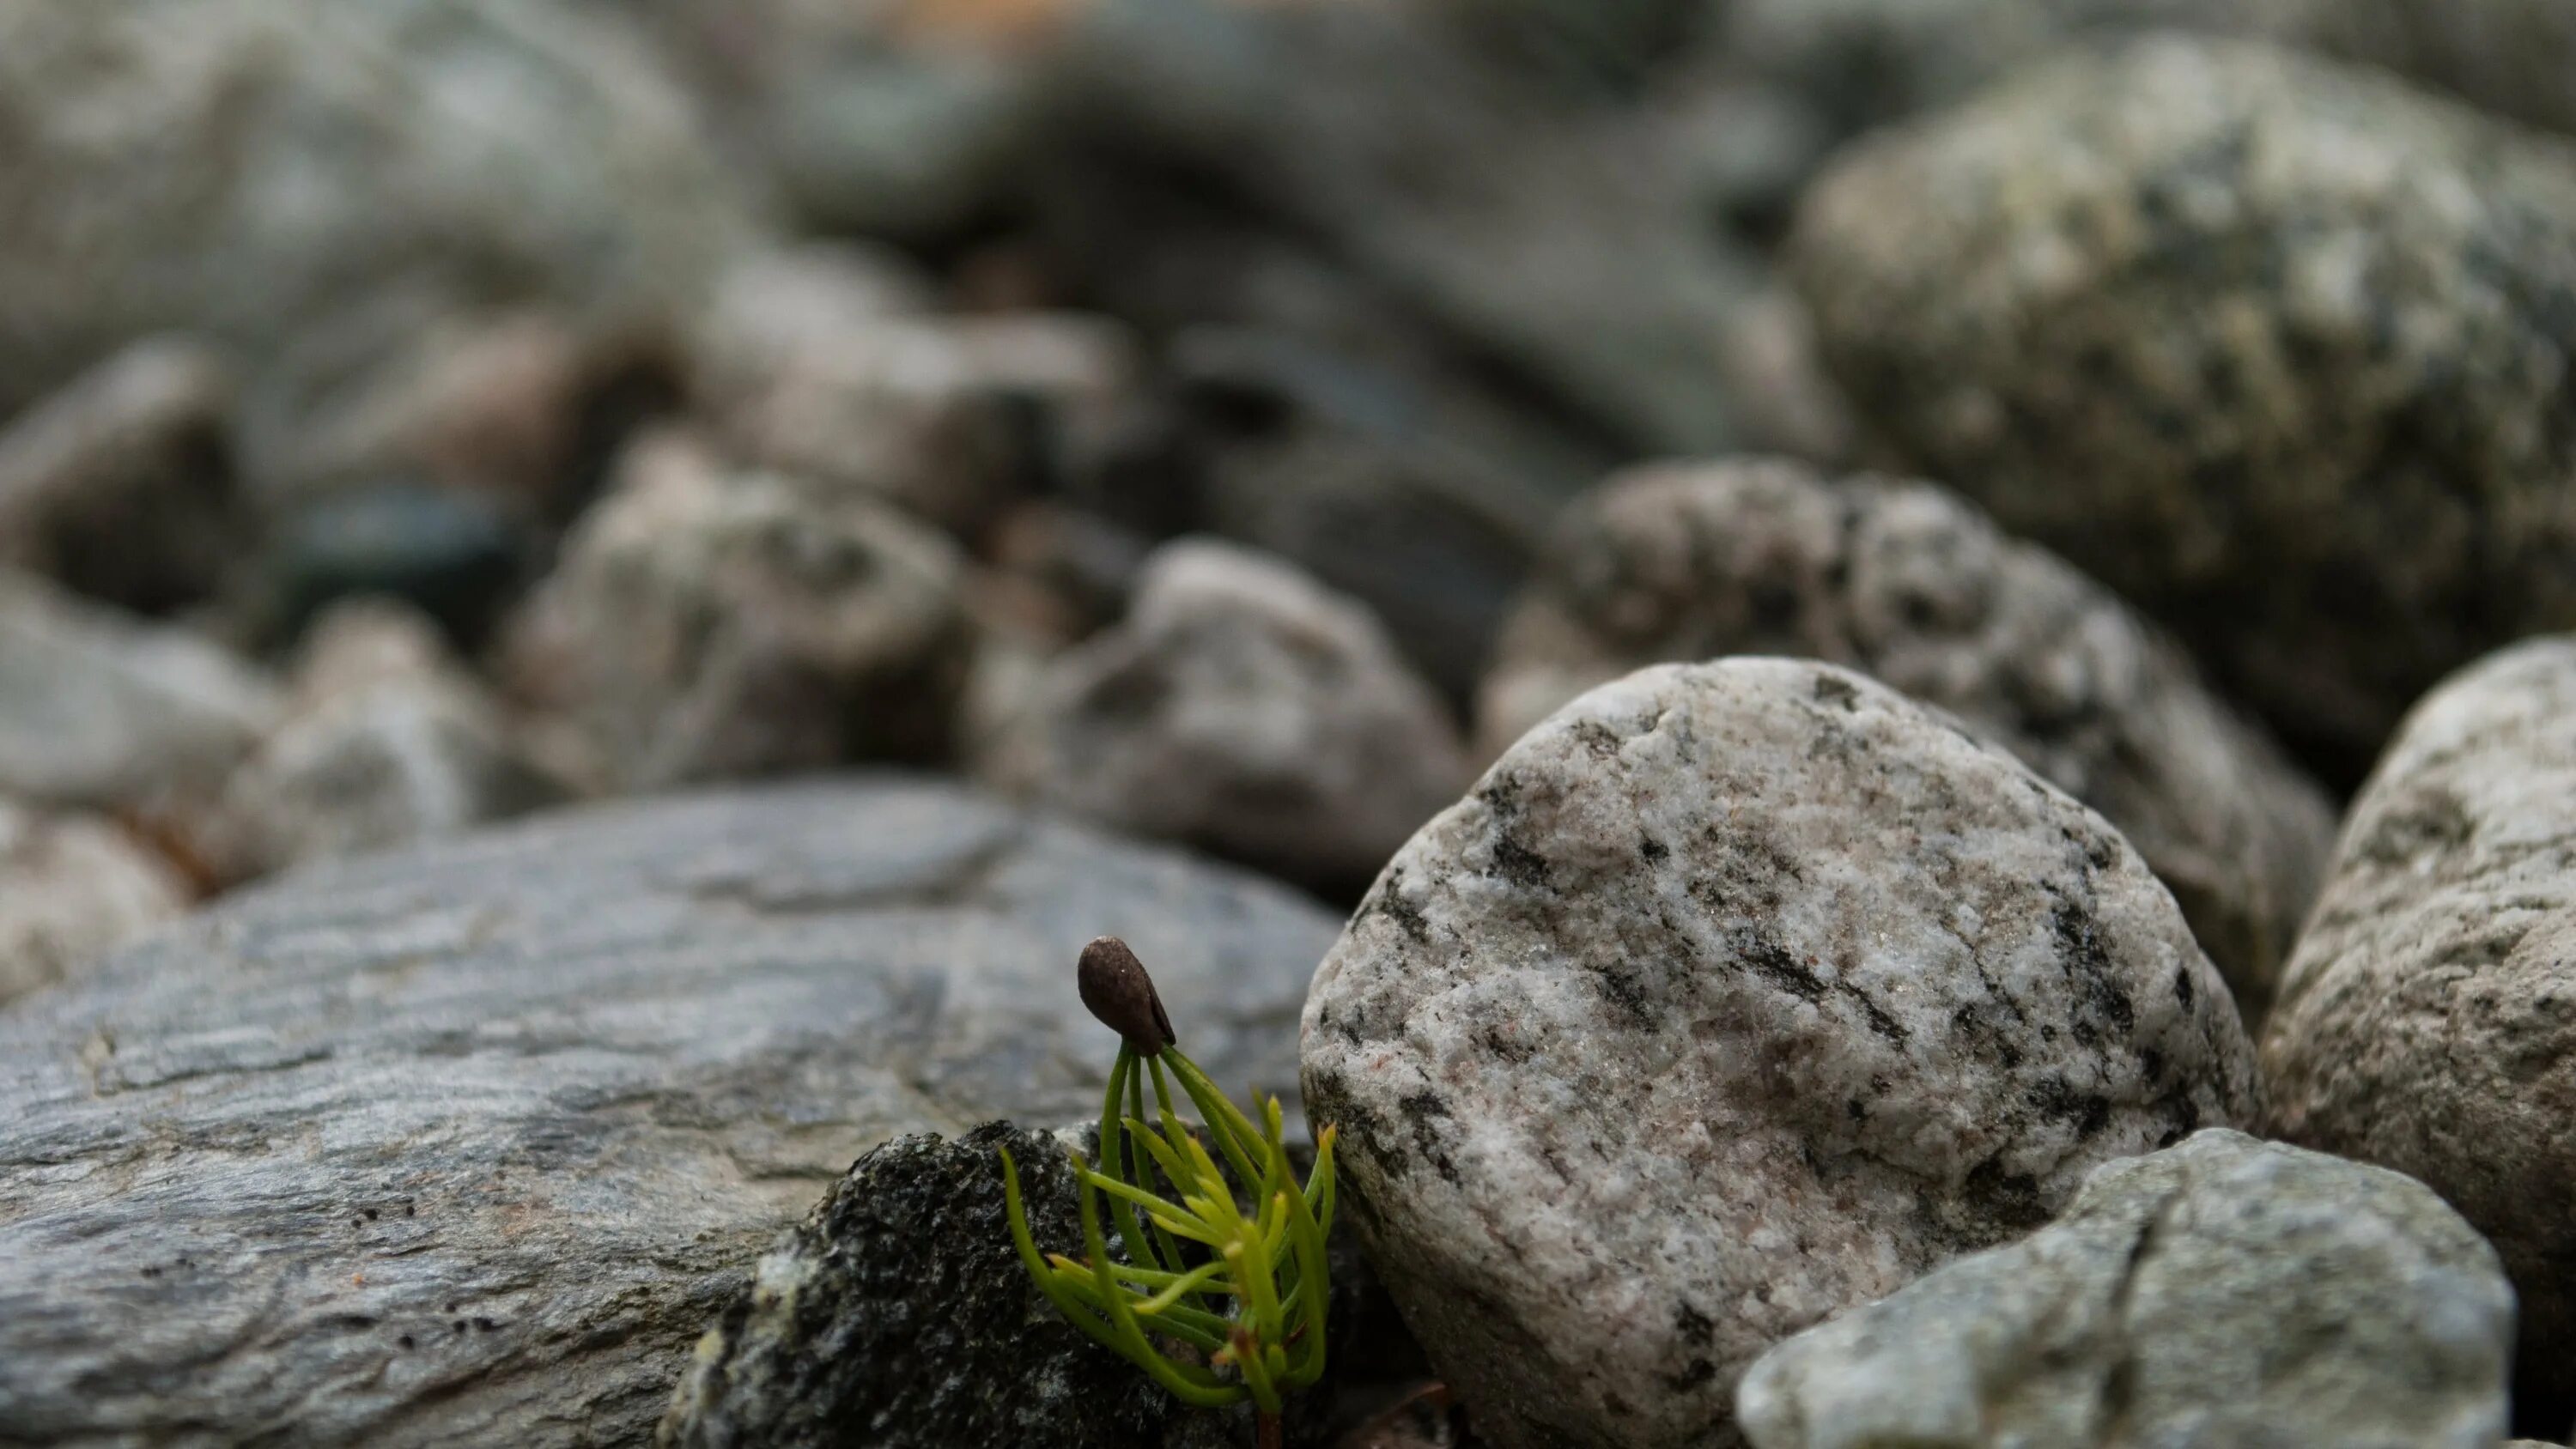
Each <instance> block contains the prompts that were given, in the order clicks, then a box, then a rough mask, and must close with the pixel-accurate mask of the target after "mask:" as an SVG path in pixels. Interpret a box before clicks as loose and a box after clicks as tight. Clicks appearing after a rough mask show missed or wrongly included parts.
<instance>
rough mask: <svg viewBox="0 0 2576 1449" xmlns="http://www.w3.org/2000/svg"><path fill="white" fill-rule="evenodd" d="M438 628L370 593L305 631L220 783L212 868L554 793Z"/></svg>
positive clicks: (422, 829)
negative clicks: (280, 686)
mask: <svg viewBox="0 0 2576 1449" xmlns="http://www.w3.org/2000/svg"><path fill="white" fill-rule="evenodd" d="M563 795H564V790H563V787H562V786H561V785H560V784H559V783H557V782H556V781H554V780H552V779H551V778H549V777H548V776H547V775H546V773H545V772H544V771H543V770H542V769H540V768H539V767H538V766H537V765H536V764H535V763H534V762H532V761H531V760H530V759H529V758H528V757H527V755H526V754H525V753H524V752H523V751H522V750H521V749H520V748H519V745H518V743H517V741H516V740H515V739H514V738H513V735H512V731H511V725H510V721H508V720H507V719H506V718H505V717H504V715H503V712H502V709H501V706H500V703H499V701H498V700H496V699H494V698H493V697H492V695H491V693H490V691H489V690H488V689H487V688H486V687H485V686H484V685H483V683H482V682H481V681H480V680H478V679H476V678H475V677H474V675H473V674H472V673H470V672H469V671H467V670H466V668H465V667H464V665H463V664H462V663H460V662H459V661H458V660H457V659H456V658H455V656H454V655H452V654H451V653H450V652H449V651H448V648H447V645H446V642H445V641H444V640H442V639H441V638H440V637H439V635H438V632H437V630H436V629H435V628H434V627H433V626H432V625H431V624H430V622H429V621H428V620H427V619H425V618H423V617H421V616H420V615H418V614H415V613H413V612H411V611H410V610H408V609H405V608H403V607H402V606H400V605H398V604H393V603H390V602H386V601H381V600H370V601H363V602H358V603H351V604H344V605H342V606H340V607H339V608H338V609H335V610H334V611H333V612H332V613H330V614H329V615H326V616H325V617H324V618H323V620H322V622H321V623H320V624H319V625H318V626H317V627H316V628H315V630H314V633H313V635H312V636H311V637H310V638H309V639H307V640H306V642H305V645H304V657H303V659H302V661H301V662H300V663H299V664H298V666H297V670H296V674H295V676H294V678H293V679H292V680H291V681H290V693H289V695H288V698H287V702H286V707H285V710H284V713H283V715H282V716H281V717H280V719H279V721H278V723H277V726H276V727H275V728H274V729H273V730H271V731H270V732H269V734H268V737H267V738H266V739H264V740H262V741H261V742H260V745H259V748H257V749H256V750H254V751H252V753H251V755H250V757H249V758H248V759H246V760H244V761H243V762H242V764H241V766H240V768H238V769H236V770H235V771H233V774H232V778H231V780H230V781H228V782H227V783H226V785H225V787H224V798H223V801H222V804H221V806H220V814H219V825H218V826H217V827H216V828H217V830H218V831H219V836H220V842H221V843H220V844H219V845H218V846H217V847H216V849H217V853H218V854H219V855H220V856H221V858H222V859H223V862H224V865H223V869H224V871H225V873H226V874H227V875H229V876H231V877H233V878H246V877H250V876H258V875H266V874H268V873H270V872H272V871H275V870H279V869H282V868H284V867H286V866H288V865H292V864H294V863H296V862H298V861H304V860H314V859H319V858H321V857H325V856H333V855H346V854H351V853H354V852H357V851H363V850H377V849H382V848H385V847H388V846H394V845H402V844H408V843H409V842H411V841H414V840H421V839H426V838H429V837H431V836H437V835H446V834H452V833H454V832H456V831H459V830H463V829H465V828H467V827H469V826H473V825H479V824H482V823H484V822H486V821H492V820H499V819H503V818H506V817H508V816H511V815H516V814H519V813H521V812H523V811H527V810H532V809H535V808H537V807H538V806H541V805H547V804H552V803H554V802H556V801H558V800H560V799H562V798H563Z"/></svg>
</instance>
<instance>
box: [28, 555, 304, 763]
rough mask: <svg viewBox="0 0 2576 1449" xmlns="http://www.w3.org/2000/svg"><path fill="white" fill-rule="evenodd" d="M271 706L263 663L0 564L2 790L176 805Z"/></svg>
mask: <svg viewBox="0 0 2576 1449" xmlns="http://www.w3.org/2000/svg"><path fill="white" fill-rule="evenodd" d="M276 707H277V698H276V689H275V687H274V686H273V685H272V684H271V683H270V681H269V680H268V679H267V677H266V676H265V675H263V674H262V673H261V672H260V671H258V670H257V669H255V668H253V667H252V666H251V665H249V664H248V663H246V662H244V661H242V660H240V659H238V658H236V657H234V656H233V655H231V654H228V653H226V652H225V651H223V650H222V649H219V648H217V647H215V646H214V645H212V644H209V643H206V642H205V641H203V640H201V639H199V638H197V637H196V636H195V635H192V634H189V633H186V632H184V631H182V630H179V629H173V628H165V627H161V626H158V625H152V624H146V623H143V622H141V621H139V620H136V619H132V618H129V617H127V616H125V615H123V614H120V613H118V612H116V611H115V610H111V609H103V608H99V607H97V606H95V605H91V604H88V603H84V602H83V601H81V600H78V599H75V598H72V597H70V596H69V595H66V594H64V593H62V592H61V591H60V590H58V589H55V588H54V587H52V586H51V585H49V584H46V583H45V582H43V581H41V580H38V579H35V578H31V577H27V576H24V575H19V574H11V573H6V572H0V794H8V795H14V796H16V797H18V798H20V799H22V800H26V801H30V802H35V803H39V804H52V805H73V806H81V807H84V808H89V809H98V810H126V811H134V812H148V813H161V812H165V811H179V812H185V811H187V810H191V809H194V808H196V807H197V806H200V805H202V804H205V803H209V802H211V801H212V799H213V798H214V795H215V793H216V792H217V791H219V790H220V789H222V787H223V780H224V776H225V775H226V774H227V773H228V772H229V771H230V770H231V769H232V767H233V765H234V763H235V762H237V761H238V760H240V758H241V757H242V755H243V754H244V753H245V752H246V751H248V750H249V749H250V747H251V746H252V744H253V743H255V742H256V741H257V740H258V738H259V735H260V732H261V731H262V730H264V729H265V728H266V727H267V725H268V723H269V721H270V720H271V719H272V718H274V716H275V711H276Z"/></svg>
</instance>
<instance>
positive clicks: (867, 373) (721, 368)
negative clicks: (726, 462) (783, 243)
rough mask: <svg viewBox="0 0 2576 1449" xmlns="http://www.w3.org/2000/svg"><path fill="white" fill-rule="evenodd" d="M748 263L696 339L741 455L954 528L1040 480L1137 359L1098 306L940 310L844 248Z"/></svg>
mask: <svg viewBox="0 0 2576 1449" xmlns="http://www.w3.org/2000/svg"><path fill="white" fill-rule="evenodd" d="M750 265H751V267H753V268H756V269H757V270H753V271H751V273H750V274H749V275H744V276H738V277H736V278H734V279H732V280H730V281H729V282H728V283H727V285H726V286H725V287H724V288H722V289H721V290H720V291H719V292H718V294H717V301H716V304H715V306H714V307H713V308H711V310H710V312H709V314H708V317H707V319H706V320H705V321H704V322H703V323H702V325H701V327H700V329H699V338H698V341H697V343H696V349H697V359H696V367H695V373H696V377H695V382H694V389H695V392H696V394H697V400H698V404H699V406H700V408H701V409H702V410H703V411H704V412H705V413H706V414H707V415H708V416H709V417H710V418H711V419H713V421H714V425H715V430H716V432H717V434H718V435H719V436H720V437H721V438H722V439H723V441H724V442H725V443H726V444H727V445H728V446H729V447H730V448H731V449H732V450H733V451H734V452H735V453H737V454H739V455H740V456H742V457H743V458H745V459H747V460H749V461H752V462H755V463H758V464H761V465H763V466H766V467H770V468H774V469H777V470H779V471H781V472H783V473H786V474H789V475H791V476H794V477H796V478H799V479H802V480H804V481H805V482H807V483H808V484H811V485H813V486H816V487H820V488H825V489H830V490H834V491H835V492H842V491H846V492H850V493H855V494H858V495H861V496H865V497H873V498H878V499H882V500H884V501H887V502H891V503H896V504H899V505H901V506H902V507H904V508H906V509H909V510H910V511H912V512H914V513H917V514H919V515H921V516H922V517H925V518H928V519H931V520H933V521H936V522H939V523H942V524H945V525H947V526H948V527H950V528H952V529H954V530H956V531H958V532H961V533H966V534H973V533H975V532H978V531H980V529H981V528H982V527H983V526H984V525H985V524H987V523H988V522H990V521H991V519H992V518H993V517H994V516H995V515H996V514H997V513H999V512H1000V511H1002V509H1003V507H1004V506H1005V505H1006V504H1008V503H1009V502H1011V501H1012V500H1013V499H1014V498H1015V497H1016V496H1019V495H1022V494H1026V493H1030V492H1034V491H1035V489H1036V484H1037V483H1038V481H1039V480H1040V479H1041V478H1042V476H1043V475H1044V473H1045V471H1046V469H1047V468H1048V467H1049V465H1050V461H1051V459H1050V455H1051V453H1052V452H1053V451H1054V450H1055V449H1057V448H1058V447H1060V446H1061V444H1060V443H1059V442H1058V439H1059V437H1060V436H1061V435H1062V434H1064V433H1066V432H1068V431H1072V430H1078V429H1081V428H1084V427H1097V426H1103V425H1105V424H1103V423H1102V422H1101V421H1100V420H1101V419H1104V418H1105V417H1106V416H1107V414H1108V412H1109V410H1110V409H1111V408H1112V407H1113V405H1114V404H1115V402H1116V401H1117V399H1118V397H1119V396H1120V395H1121V393H1122V391H1123V390H1124V389H1125V388H1126V387H1127V386H1128V385H1129V379H1130V376H1131V374H1132V373H1133V372H1134V371H1135V370H1136V365H1137V364H1136V360H1135V358H1134V357H1133V356H1132V353H1133V350H1134V347H1133V344H1132V342H1131V341H1130V340H1129V339H1128V338H1127V336H1126V335H1125V334H1124V333H1123V332H1122V331H1121V330H1120V328H1119V327H1118V326H1117V324H1115V323H1113V322H1112V321H1110V320H1109V319H1107V318H1101V317H1084V316H1075V315H1069V314H1050V313H1014V314H1007V315H999V316H991V317H936V316H931V315H928V314H926V313H923V312H920V311H918V310H914V309H911V308H908V307H907V306H906V305H905V303H904V301H903V298H902V293H901V291H900V289H899V287H898V286H897V285H896V284H895V283H893V282H890V281H887V280H884V279H881V278H880V277H879V276H877V275H876V270H875V269H874V268H871V267H868V266H867V265H866V264H864V263H862V262H860V261H858V260H857V259H854V258H851V257H848V256H843V255H836V254H826V255H824V256H820V257H817V256H812V255H806V254H790V255H789V256H787V257H784V258H778V259H771V260H767V261H764V262H758V263H753V264H750ZM790 296H794V297H799V298H804V299H808V305H807V306H806V307H804V308H802V309H797V310H791V309H790V308H789V307H788V306H786V305H784V303H785V300H786V299H787V298H788V297H790ZM827 324H829V325H827Z"/></svg>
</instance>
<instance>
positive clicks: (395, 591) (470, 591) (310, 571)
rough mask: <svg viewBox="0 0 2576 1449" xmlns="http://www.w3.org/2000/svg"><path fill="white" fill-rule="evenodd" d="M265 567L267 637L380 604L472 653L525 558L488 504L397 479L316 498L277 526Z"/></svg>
mask: <svg viewBox="0 0 2576 1449" xmlns="http://www.w3.org/2000/svg"><path fill="white" fill-rule="evenodd" d="M270 551H271V556H270V561H269V563H268V566H267V573H268V584H269V589H270V598H269V600H268V602H267V604H266V608H267V615H268V620H269V626H270V630H271V632H273V633H275V634H277V635H279V636H281V637H286V638H293V637H295V636H297V635H299V634H301V633H303V632H304V630H305V629H306V627H307V626H309V625H310V624H311V623H312V622H313V620H314V619H315V618H316V617H317V616H319V615H320V614H321V613H322V612H323V611H324V610H325V609H328V608H329V607H330V606H331V605H332V604H334V603H336V602H338V601H339V600H342V599H347V598H352V597H358V596H363V595H371V594H373V595H382V596H384V597H387V598H393V599H399V600H401V601H402V602H404V603H406V604H409V605H411V606H412V607H413V608H416V609H418V610H420V611H421V612H422V613H424V614H427V615H428V616H429V617H431V618H433V619H435V620H437V621H438V623H439V625H440V627H441V628H443V629H445V630H446V631H447V633H448V635H449V637H450V638H452V639H455V640H457V641H458V642H460V643H463V644H465V645H467V646H469V647H471V646H473V645H476V644H479V643H480V642H481V641H482V640H483V638H484V637H485V636H486V635H488V634H489V633H490V632H491V630H492V626H493V624H494V623H495V622H496V621H497V620H498V619H499V618H500V616H501V613H502V610H503V609H504V608H506V607H507V606H508V604H509V602H510V599H511V596H512V594H513V593H514V591H515V589H516V587H517V586H518V585H519V583H520V582H521V581H522V579H523V576H524V574H525V571H526V568H527V549H526V547H525V545H524V543H523V541H522V536H521V534H520V532H519V530H517V529H516V528H514V527H512V525H511V523H510V520H509V519H508V518H507V517H506V516H504V514H503V513H502V511H501V508H500V506H499V505H498V504H497V503H496V501H495V500H494V499H492V498H491V497H489V496H487V495H482V494H478V493H472V492H466V491H463V490H460V489H455V488H442V487H438V486H435V485H433V484H429V483H425V482H413V481H406V480H400V479H392V480H384V481H379V482H373V483H367V484H361V485H359V486H356V487H352V488H347V489H343V490H338V491H335V492H332V493H328V494H325V495H323V496H321V497H318V498H315V499H314V500H312V501H311V502H310V503H308V504H306V505H304V506H302V507H299V508H297V509H295V510H294V511H293V512H291V513H290V514H288V516H286V517H285V518H283V519H281V520H280V521H279V523H278V525H277V537H276V539H275V541H274V542H273V543H272V544H271V545H270Z"/></svg>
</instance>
